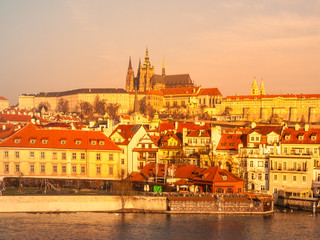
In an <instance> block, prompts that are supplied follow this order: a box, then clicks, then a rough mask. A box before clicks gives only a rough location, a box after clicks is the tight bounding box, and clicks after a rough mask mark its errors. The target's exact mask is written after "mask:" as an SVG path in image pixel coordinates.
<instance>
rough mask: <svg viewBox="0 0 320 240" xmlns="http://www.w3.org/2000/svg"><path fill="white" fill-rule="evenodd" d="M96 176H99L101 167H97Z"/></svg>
mask: <svg viewBox="0 0 320 240" xmlns="http://www.w3.org/2000/svg"><path fill="white" fill-rule="evenodd" d="M97 174H101V167H100V166H97Z"/></svg>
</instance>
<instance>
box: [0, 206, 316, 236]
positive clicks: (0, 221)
mask: <svg viewBox="0 0 320 240" xmlns="http://www.w3.org/2000/svg"><path fill="white" fill-rule="evenodd" d="M0 234H1V235H0V239H139V240H140V239H177V240H179V239H183V240H186V239H250V240H251V239H274V240H278V239H291V240H292V239H303V240H304V239H320V215H318V216H315V215H312V214H311V213H309V212H299V211H295V212H291V211H290V210H289V211H287V212H283V210H282V212H276V213H274V214H272V215H268V216H262V215H252V216H249V215H209V214H172V215H169V214H150V213H148V214H141V213H125V214H115V213H61V214H27V213H1V214H0Z"/></svg>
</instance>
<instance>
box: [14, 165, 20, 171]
mask: <svg viewBox="0 0 320 240" xmlns="http://www.w3.org/2000/svg"><path fill="white" fill-rule="evenodd" d="M15 170H16V172H20V165H19V164H16V165H15Z"/></svg>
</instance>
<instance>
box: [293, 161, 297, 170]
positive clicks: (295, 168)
mask: <svg viewBox="0 0 320 240" xmlns="http://www.w3.org/2000/svg"><path fill="white" fill-rule="evenodd" d="M293 170H297V162H294V163H293Z"/></svg>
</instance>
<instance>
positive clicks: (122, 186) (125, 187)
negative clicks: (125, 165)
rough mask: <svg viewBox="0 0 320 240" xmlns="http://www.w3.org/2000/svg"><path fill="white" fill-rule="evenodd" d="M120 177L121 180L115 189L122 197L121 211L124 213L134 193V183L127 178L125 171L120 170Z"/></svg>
mask: <svg viewBox="0 0 320 240" xmlns="http://www.w3.org/2000/svg"><path fill="white" fill-rule="evenodd" d="M118 176H119V178H120V180H119V181H118V182H116V184H115V188H116V192H117V193H118V194H119V197H120V201H121V210H122V211H124V209H125V206H126V202H127V201H128V199H129V198H130V196H131V195H132V193H133V188H132V182H131V181H129V179H128V178H126V177H125V171H124V170H123V169H119V172H118Z"/></svg>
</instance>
